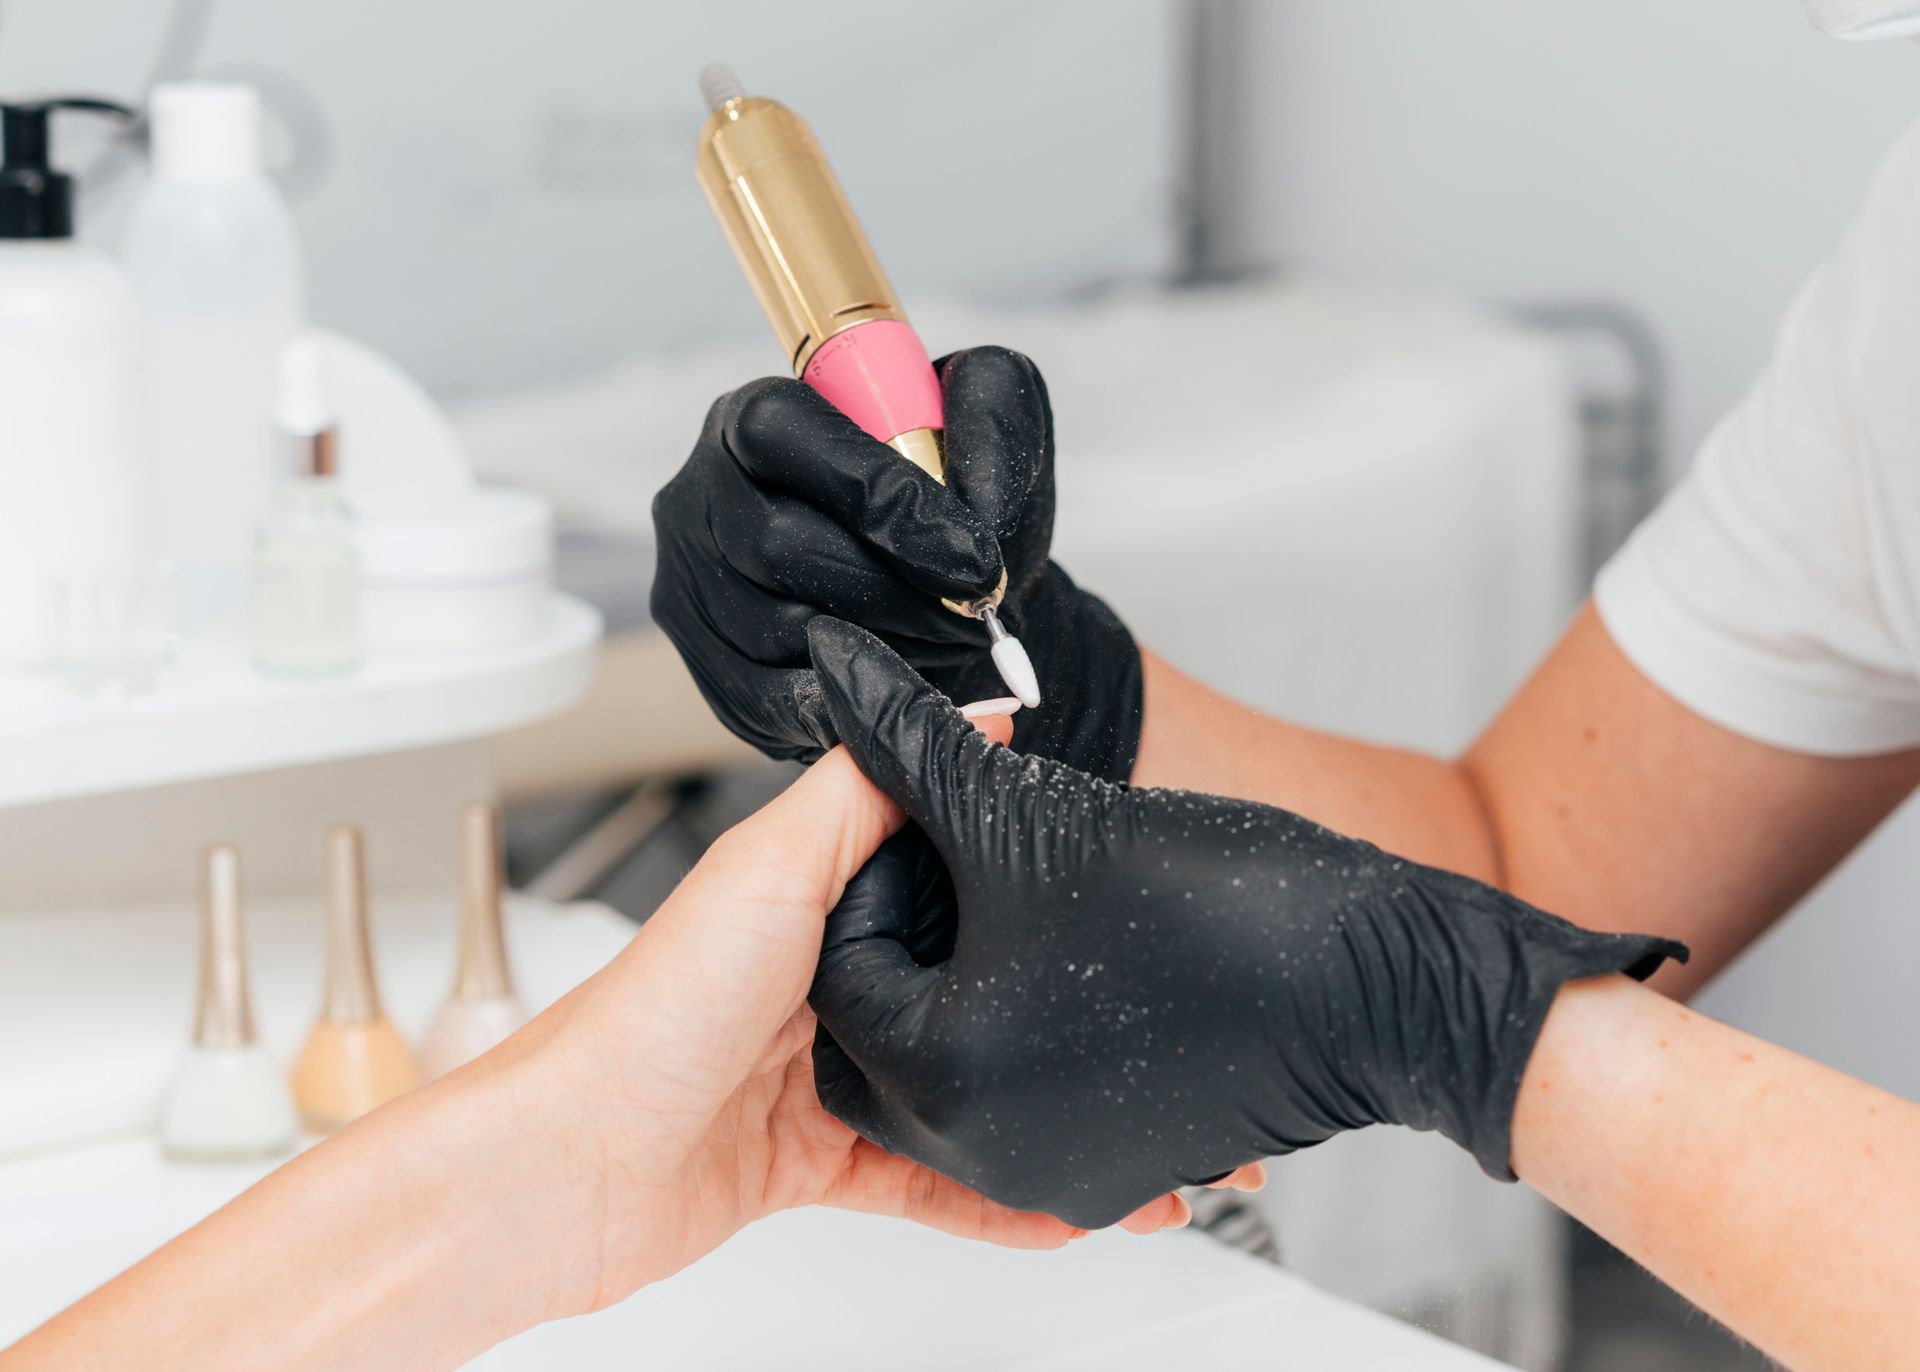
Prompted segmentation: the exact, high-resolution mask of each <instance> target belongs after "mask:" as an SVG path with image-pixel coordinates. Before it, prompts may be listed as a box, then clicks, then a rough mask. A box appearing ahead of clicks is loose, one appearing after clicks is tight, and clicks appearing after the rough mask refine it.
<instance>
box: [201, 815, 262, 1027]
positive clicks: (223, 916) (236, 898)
mask: <svg viewBox="0 0 1920 1372" xmlns="http://www.w3.org/2000/svg"><path fill="white" fill-rule="evenodd" d="M255 1037H256V1034H255V1031H254V1027H253V1001H252V998H251V996H250V995H249V993H248V989H247V934H246V912H245V906H244V903H243V901H242V897H241V888H240V853H239V850H238V849H236V848H234V847H233V846H232V845H231V844H226V843H220V844H215V845H214V846H213V847H211V848H209V849H207V851H206V856H205V857H204V858H203V860H202V863H201V869H200V1005H199V1009H198V1012H197V1014H196V1016H195V1020H194V1026H193V1041H194V1044H195V1045H196V1046H198V1047H201V1048H245V1047H246V1046H247V1045H248V1044H250V1043H252V1042H253V1041H254V1039H255Z"/></svg>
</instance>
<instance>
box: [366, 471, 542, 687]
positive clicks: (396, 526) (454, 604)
mask: <svg viewBox="0 0 1920 1372" xmlns="http://www.w3.org/2000/svg"><path fill="white" fill-rule="evenodd" d="M360 548H361V552H360V575H361V582H362V586H363V589H364V592H365V595H364V598H363V602H362V606H361V614H362V617H363V626H364V633H365V636H366V647H367V655H368V656H369V657H370V658H372V657H422V656H432V655H439V654H450V653H475V652H486V651H489V650H495V649H501V648H510V647H513V646H514V645H515V644H518V643H524V642H526V641H527V640H529V639H532V638H534V637H536V636H538V635H539V633H540V631H541V630H542V628H543V627H544V626H545V624H546V621H547V613H548V610H549V608H550V605H551V602H552V598H553V507H552V506H551V505H549V504H548V503H547V502H546V501H545V500H543V499H542V498H540V497H539V496H537V495H533V494H532V493H530V492H527V491H516V490H509V489H507V488H505V487H479V488H476V489H475V490H474V491H473V492H472V493H471V494H470V495H467V496H464V497H461V498H460V499H459V500H457V501H456V502H454V503H453V504H451V505H449V506H447V507H446V508H445V509H444V510H442V511H440V512H438V513H436V514H435V515H434V516H433V517H432V518H430V519H428V518H418V519H378V520H366V521H363V522H362V523H361V525H360Z"/></svg>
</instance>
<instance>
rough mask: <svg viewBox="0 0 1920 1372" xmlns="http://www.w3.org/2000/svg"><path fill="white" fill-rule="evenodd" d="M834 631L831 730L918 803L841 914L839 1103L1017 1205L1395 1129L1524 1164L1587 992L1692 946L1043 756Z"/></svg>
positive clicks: (1117, 1191)
mask: <svg viewBox="0 0 1920 1372" xmlns="http://www.w3.org/2000/svg"><path fill="white" fill-rule="evenodd" d="M808 638H809V641H810V644H811V649H812V659H813V662H814V666H815V670H816V672H817V673H818V676H819V681H820V686H821V688H822V691H823V695H824V705H825V708H826V710H827V712H828V713H829V715H830V716H831V719H832V723H833V727H834V729H835V731H836V732H837V734H838V736H839V737H840V739H841V740H842V741H843V742H845V743H846V745H847V747H848V749H849V750H850V751H851V752H852V754H853V757H854V759H855V761H857V762H858V763H859V765H860V767H861V768H862V770H864V771H865V772H866V773H867V775H868V776H869V777H870V778H871V779H872V780H873V781H874V782H875V783H876V784H877V785H879V786H880V788H881V789H882V790H884V791H885V792H886V793H887V794H888V795H890V796H891V797H893V799H894V800H895V801H897V802H898V803H899V804H900V805H901V806H902V807H903V808H904V809H905V810H906V812H907V814H908V816H909V818H910V819H911V821H912V824H911V825H910V826H909V828H908V829H906V830H904V831H902V833H901V834H900V835H897V836H896V837H895V838H894V839H892V840H890V841H889V842H888V843H887V844H886V845H885V846H883V847H882V849H881V850H880V852H879V853H878V854H877V855H876V856H875V858H874V859H873V860H872V861H871V862H870V863H869V864H868V866H867V867H866V868H864V869H863V870H862V871H861V872H860V873H859V875H857V876H856V877H855V878H854V879H853V881H852V882H851V883H850V884H849V885H848V887H847V889H846V893H845V895H844V896H843V897H842V899H841V902H840V904H839V907H838V908H837V909H836V910H835V911H834V913H833V914H832V915H831V916H830V917H829V919H828V921H827V929H826V936H825V943H824V947H823V950H822V955H821V961H820V966H819V970H818V973H817V975H816V978H815V980H814V984H813V989H812V992H811V997H810V999H811V1001H812V1004H813V1006H814V1010H815V1012H816V1013H817V1015H818V1016H819V1021H820V1028H819V1033H818V1036H817V1038H816V1040H815V1045H814V1073H815V1080H816V1083H817V1086H818V1089H819V1093H820V1099H821V1101H822V1103H823V1104H824V1105H825V1106H826V1107H827V1109H828V1110H829V1111H831V1112H832V1113H833V1114H834V1115H836V1116H837V1117H839V1118H840V1119H842V1120H844V1121H845V1122H846V1123H847V1124H849V1125H851V1126H852V1127H853V1128H854V1129H855V1130H857V1131H858V1132H859V1133H860V1134H862V1135H864V1136H865V1137H867V1138H868V1139H871V1140H872V1141H874V1142H875V1143H878V1144H880V1145H881V1146H882V1147H885V1148H887V1149H889V1150H891V1151H893V1152H897V1153H903V1154H905V1155H906V1156H908V1157H910V1158H913V1159H915V1160H916V1161H919V1162H922V1163H925V1164H926V1165H928V1166H930V1167H932V1168H934V1169H935V1170H937V1171H939V1172H942V1173H944V1174H946V1175H947V1176H949V1177H952V1178H954V1179H956V1180H958V1181H960V1182H962V1183H964V1184H966V1185H968V1186H970V1187H973V1188H974V1189H976V1190H978V1191H980V1192H981V1193H982V1194H984V1195H987V1196H990V1197H992V1198H993V1199H995V1200H998V1201H1000V1202H1001V1203H1003V1204H1006V1205H1010V1206H1013V1207H1015V1208H1017V1209H1023V1210H1040V1211H1045V1212H1047V1213H1050V1214H1053V1215H1055V1216H1058V1217H1059V1218H1061V1219H1064V1220H1066V1221H1067V1222H1068V1223H1070V1224H1075V1225H1080V1226H1084V1227H1088V1228H1092V1227H1098V1226H1103V1225H1107V1224H1111V1223H1113V1222H1114V1221H1116V1220H1118V1219H1119V1218H1121V1217H1122V1216H1124V1215H1126V1214H1128V1213H1130V1212H1131V1211H1133V1210H1134V1209H1136V1208H1137V1207H1139V1206H1140V1205H1141V1204H1143V1203H1145V1202H1146V1201H1148V1200H1150V1199H1152V1198H1153V1197H1155V1196H1158V1195H1160V1194H1162V1193H1164V1192H1166V1191H1168V1190H1169V1189H1171V1188H1173V1187H1176V1186H1181V1185H1188V1184H1193V1183H1198V1182H1202V1181H1205V1180H1209V1179H1211V1178H1214V1177H1217V1176H1219V1175H1220V1174H1222V1173H1225V1172H1228V1171H1230V1170H1232V1169H1233V1168H1235V1167H1237V1166H1239V1165H1241V1164H1243V1163H1247V1162H1250V1161H1252V1160H1254V1159H1256V1158H1260V1157H1265V1156H1269V1155H1274V1154H1282V1153H1288V1152H1291V1151H1293V1150H1295V1149H1298V1148H1306V1147H1309V1146H1311V1145H1313V1144H1316V1143H1319V1142H1321V1141H1323V1140H1325V1139H1327V1138H1329V1137H1331V1136H1332V1135H1334V1134H1337V1133H1340V1132H1342V1131H1343V1130H1348V1129H1357V1128H1361V1127H1363V1126H1365V1125H1369V1124H1401V1125H1407V1126H1410V1127H1412V1128H1416V1129H1433V1130H1438V1131H1439V1132H1440V1133H1442V1134H1444V1135H1446V1137H1448V1138H1450V1139H1452V1140H1453V1141H1454V1142H1456V1143H1458V1144H1459V1145H1461V1146H1462V1147H1464V1148H1466V1149H1467V1150H1468V1151H1469V1152H1471V1153H1472V1154H1473V1155H1474V1156H1475V1157H1476V1158H1477V1159H1478V1160H1479V1162H1480V1165H1481V1166H1482V1167H1483V1168H1485V1169H1486V1170H1487V1171H1488V1172H1489V1173H1491V1174H1492V1175H1494V1176H1496V1177H1500V1178H1503V1179H1507V1180H1511V1178H1512V1173H1511V1171H1510V1169H1509V1167H1508V1141H1509V1135H1510V1131H1511V1124H1512V1116H1513V1106H1514V1097H1515V1093H1516V1091H1517V1089H1518V1086H1519V1082H1520V1077H1521V1073H1522V1071H1523V1070H1524V1068H1525V1066H1526V1063H1527V1058H1528V1056H1529V1054H1530V1053H1531V1051H1532V1047H1533V1043H1534V1039H1535V1037H1536V1035H1537V1034H1538V1032H1539V1029H1540V1025H1541V1023H1542V1021H1543V1020H1544V1019H1545V1017H1546V1013H1547V1009H1548V1007H1549V1006H1550V1005H1551V1003H1552V1001H1553V998H1554V995H1555V994H1556V992H1558V990H1559V988H1560V987H1561V985H1562V984H1563V983H1565V982H1568V981H1571V980H1574V979H1577V978H1582V977H1591V976H1597V975H1600V974H1603V973H1609V972H1621V971H1624V972H1627V973H1629V974H1631V975H1633V976H1636V977H1645V976H1647V975H1649V974H1651V972H1652V971H1653V970H1654V969H1655V968H1656V967H1657V966H1659V964H1660V963H1661V961H1662V960H1664V959H1665V958H1668V957H1675V958H1684V957H1685V956H1686V950H1685V948H1684V947H1682V946H1681V945H1679V944H1676V943H1673V942H1671V941H1668V940H1664V939H1658V938H1652V937H1642V936H1628V935H1615V934H1596V933H1591V932H1588V931H1586V930H1582V929H1579V928H1576V927H1575V926H1573V925H1571V924H1568V923H1567V922H1565V921H1564V920H1560V919H1556V918H1554V917H1553V916H1551V915H1547V914H1543V913H1542V912H1540V911H1538V910H1535V909H1533V908H1532V907H1530V906H1528V905H1526V904H1524V903H1523V902H1521V901H1518V900H1515V899H1513V898H1512V897H1510V896H1507V895H1505V894H1503V893H1501V892H1499V891H1497V890H1495V889H1493V888H1492V887H1489V886H1485V885H1482V884H1481V883H1479V882H1475V881H1470V880H1468V879H1466V878H1464V877H1460V876H1455V875H1453V874H1450V873H1447V872H1441V871H1436V870H1434V869H1432V868H1427V867H1421V866H1418V865H1416V864H1413V863H1408V862H1402V861H1399V860H1398V859H1395V858H1394V857H1392V856H1390V855H1389V854H1386V853H1383V852H1381V851H1380V850H1379V849H1377V848H1375V847H1373V846H1372V845H1370V844H1367V843H1362V842H1359V841H1357V840H1354V839H1349V838H1344V837H1342V836H1340V835H1338V834H1335V833H1332V832H1330V831H1328V830H1326V829H1323V828H1321V827H1320V826H1318V825H1316V824H1313V823H1311V822H1309V821H1307V820H1304V819H1302V818H1300V817H1299V816H1297V815H1292V814H1289V813H1287V812H1285V811H1282V810H1276V809H1273V808H1271V807H1268V806H1264V805H1257V804H1252V803H1249V802H1244V801H1237V800H1226V799H1221V798H1217V797H1211V796H1203V795H1197V794H1193V793H1189V792H1182V791H1160V790H1131V789H1129V788H1127V787H1124V786H1119V785H1114V784H1111V783H1109V782H1106V781H1102V780H1099V779H1097V778H1095V777H1091V776H1088V775H1086V774H1085V773H1082V772H1077V771H1075V770H1073V769H1071V768H1069V767H1066V766H1064V765H1061V764H1059V763H1056V762H1052V761H1049V760H1046V759H1043V758H1038V757H1028V756H1022V755H1020V754H1019V753H1017V752H1014V751H1012V750H1010V749H1008V748H1005V747H1002V746H1000V745H998V744H994V743H991V742H989V741H988V740H987V739H985V738H982V737H981V736H980V735H979V734H978V733H976V732H975V731H974V729H973V728H972V726H971V725H970V724H969V723H968V721H966V720H965V719H964V718H962V716H961V715H960V714H959V712H958V711H957V710H956V709H955V708H954V707H953V705H952V704H951V703H950V702H949V701H948V700H946V699H945V698H944V697H943V696H941V695H940V694H939V693H938V692H937V691H935V690H933V689H932V688H931V687H930V686H929V685H927V683H926V682H924V681H923V680H921V679H920V678H919V677H918V676H917V675H916V674H915V673H914V672H913V671H912V670H911V669H910V668H909V667H908V666H907V665H906V664H905V663H904V662H902V661H901V659H900V658H899V657H898V656H896V655H895V654H894V653H893V652H892V651H891V650H890V649H888V648H887V646H886V645H885V644H883V643H881V642H880V641H879V640H878V639H876V638H875V637H873V636H872V635H871V634H868V633H866V632H864V631H863V630H860V629H856V628H854V627H852V626H851V625H848V624H845V623H842V622H840V621H837V620H833V619H829V618H824V617H822V618H816V619H815V620H813V621H812V623H811V624H810V625H809V627H808Z"/></svg>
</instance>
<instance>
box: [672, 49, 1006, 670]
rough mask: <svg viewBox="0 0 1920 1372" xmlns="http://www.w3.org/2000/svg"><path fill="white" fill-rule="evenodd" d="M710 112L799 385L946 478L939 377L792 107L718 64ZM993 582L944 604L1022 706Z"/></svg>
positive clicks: (705, 146)
mask: <svg viewBox="0 0 1920 1372" xmlns="http://www.w3.org/2000/svg"><path fill="white" fill-rule="evenodd" d="M700 93H701V94H702V95H704V96H705V97H706V101H707V108H708V109H710V110H711V111H712V114H710V115H709V116H708V118H707V122H706V124H705V126H704V127H702V128H701V130H700V150H699V156H698V159H697V162H696V165H695V170H696V174H697V175H698V177H699V180H700V189H701V190H702V191H704V192H705V193H706V197H707V203H708V204H709V205H710V206H712V207H713V213H714V217H715V218H716V219H718V220H719V221H720V227H721V229H722V230H723V231H724V232H725V233H726V235H727V242H728V243H729V244H731V245H732V247H733V255H734V256H735V257H736V258H738V259H739V262H740V269H741V270H742V271H744V272H745V273H746V275H747V281H748V283H749V284H750V285H751V286H752V287H753V293H754V295H755V296H757V297H758V298H759V301H760V308H761V309H762V310H764V311H765V312H766V316H767V322H768V323H770V324H771V325H773V331H774V334H775V335H776V336H777V337H778V339H779V341H780V346H781V348H782V349H783V350H784V351H785V352H786V355H787V360H788V362H790V363H791V364H792V366H793V372H794V375H795V376H798V377H800V378H801V379H802V380H803V381H805V382H806V383H807V384H808V385H809V386H811V387H813V388H814V389H815V390H816V391H818V392H820V394H821V395H823V396H825V397H826V398H827V399H828V400H829V401H831V402H832V403H833V405H834V406H835V407H836V408H837V409H839V410H840V412H841V413H843V414H845V415H846V416H847V417H848V418H849V419H851V420H852V421H853V422H854V423H856V424H858V425H859V426H860V427H861V428H862V429H864V430H866V431H867V432H868V433H869V434H871V435H873V437H875V438H877V439H879V440H880V441H881V442H882V443H885V444H886V445H887V446H888V447H890V448H892V449H893V450H894V451H895V452H897V453H899V454H900V456H902V457H904V458H905V459H906V460H907V461H909V462H911V463H913V465H914V466H916V467H918V468H920V470H921V471H923V472H925V473H926V474H927V475H928V476H930V477H932V478H933V479H934V480H935V481H938V482H941V483H942V484H945V482H946V450H945V443H944V438H943V436H942V430H943V428H944V425H945V420H944V418H943V415H942V412H941V404H940V380H939V378H938V377H936V376H935V375H934V372H933V364H932V363H931V362H930V361H928V360H927V350H926V346H925V345H924V344H922V343H921V341H920V336H919V335H918V334H916V333H915V332H914V331H913V328H912V326H910V325H909V324H908V323H907V316H906V312H905V311H904V310H902V309H901V308H900V302H899V301H898V300H897V299H896V298H895V297H894V294H893V287H892V286H890V285H888V284H887V278H886V274H885V273H884V272H882V271H881V270H880V262H879V259H878V258H876V257H875V256H874V255H873V249H872V247H870V246H869V245H868V243H867V236H866V234H864V233H862V232H861V230H860V221H859V220H857V219H855V218H854V217H853V207H852V206H851V205H849V204H848V203H847V197H846V193H845V192H844V191H842V190H841V189H840V183H839V181H838V180H836V179H835V177H834V175H833V169H832V168H831V167H829V166H828V165H827V159H826V156H825V155H824V154H823V153H822V152H821V151H820V145H819V144H818V143H816V142H815V141H814V137H813V131H812V130H811V129H809V128H808V127H807V126H806V123H805V122H804V121H803V120H801V118H800V117H799V116H798V115H796V114H795V113H794V112H793V111H792V110H789V109H788V108H787V107H786V106H784V105H782V104H780V103H779V102H778V101H774V100H769V99H767V98H765V97H764V96H758V95H751V96H750V95H748V94H747V93H746V90H745V88H744V87H742V86H741V84H740V81H739V78H737V77H736V76H734V74H733V73H732V72H731V71H729V70H728V69H727V68H726V67H723V66H718V65H713V66H707V67H704V68H702V69H701V71H700ZM1006 589H1007V578H1006V574H1005V573H1004V572H1002V573H1001V576H1000V584H999V585H998V586H996V587H995V588H994V589H993V591H992V593H991V594H989V595H984V596H981V597H980V598H979V599H977V600H966V601H960V600H943V601H942V602H941V603H942V604H943V605H945V606H946V607H947V608H948V609H949V610H952V611H953V612H954V613H955V614H958V615H964V616H966V617H967V618H969V619H978V620H979V621H980V622H981V623H982V624H984V625H985V626H986V630H987V639H988V641H989V643H990V644H991V645H992V655H993V665H994V666H995V667H996V668H997V669H998V670H999V672H1000V676H1001V678H1002V679H1003V680H1004V681H1005V682H1006V683H1007V688H1008V689H1009V690H1010V691H1012V692H1013V694H1014V695H1016V696H1018V697H1019V698H1020V702H1021V704H1023V705H1026V706H1028V707H1029V708H1031V707H1033V706H1037V705H1039V703H1040V683H1039V679H1038V678H1037V677H1036V676H1035V675H1034V670H1033V662H1032V660H1031V659H1030V658H1028V656H1027V652H1026V649H1024V648H1022V647H1021V646H1020V640H1019V639H1017V638H1015V637H1013V636H1012V635H1011V634H1009V633H1008V632H1007V630H1006V627H1005V626H1004V625H1002V624H1001V623H1000V616H999V613H998V610H999V606H1000V601H1001V598H1002V596H1004V595H1005V594H1006Z"/></svg>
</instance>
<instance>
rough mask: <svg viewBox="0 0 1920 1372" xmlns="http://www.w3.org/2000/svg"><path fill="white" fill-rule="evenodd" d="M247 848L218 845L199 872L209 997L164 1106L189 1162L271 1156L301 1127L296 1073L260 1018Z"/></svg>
mask: <svg viewBox="0 0 1920 1372" xmlns="http://www.w3.org/2000/svg"><path fill="white" fill-rule="evenodd" d="M247 981H248V978H247V939H246V913H245V907H244V905H243V903H242V895H241V885H240V854H239V852H238V851H237V850H236V849H234V848H233V847H232V846H230V845H228V844H224V843H223V844H219V845H216V846H215V847H212V848H209V849H207V851H206V855H205V857H204V858H203V859H202V867H201V878H200V1000H199V1008H198V1010H197V1011H196V1013H195V1016H194V1025H193V1045H192V1046H191V1047H190V1048H188V1049H187V1054H186V1057H184V1058H183V1059H182V1060H181V1062H180V1067H179V1069H178V1070H177V1071H176V1072H175V1073H174V1076H173V1081H172V1083H171V1084H170V1085H169V1086H168V1088H167V1094H166V1098H165V1100H164V1101H163V1102H162V1104H161V1107H160V1147H161V1149H162V1150H163V1151H164V1152H165V1153H166V1154H167V1156H169V1157H172V1158H177V1159H180V1160H182V1161H188V1162H235V1161H239V1160H242V1159H247V1158H262V1157H272V1156H274V1155H276V1154H279V1153H285V1152H287V1151H288V1150H289V1149H291V1148H292V1147H293V1143H294V1138H295V1136H296V1135H297V1134H298V1132H299V1123H298V1121H297V1120H296V1119H295V1117H294V1109H293V1097H292V1096H291V1095H289V1094H288V1092H287V1079H286V1077H285V1075H284V1074H283V1073H282V1072H281V1070H280V1064H279V1063H277V1062H275V1061H274V1060H273V1057H272V1055H271V1054H269V1053H268V1052H267V1050H266V1048H265V1047H264V1046H263V1045H262V1044H261V1042H260V1037H259V1035H258V1033H257V1032H256V1031H255V1029H254V1024H253V1001H252V997H251V995H250V994H249V991H248V985H247Z"/></svg>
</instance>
